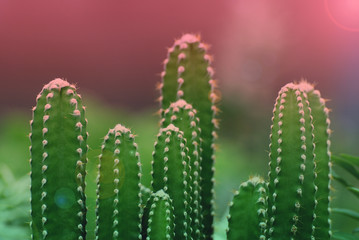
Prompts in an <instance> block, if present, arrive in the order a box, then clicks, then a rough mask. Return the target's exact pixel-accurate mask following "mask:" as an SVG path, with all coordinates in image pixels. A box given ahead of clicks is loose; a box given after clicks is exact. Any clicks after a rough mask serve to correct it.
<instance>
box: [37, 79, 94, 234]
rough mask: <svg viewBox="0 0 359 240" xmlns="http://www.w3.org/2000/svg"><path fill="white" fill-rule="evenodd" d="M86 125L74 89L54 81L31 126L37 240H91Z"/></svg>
mask: <svg viewBox="0 0 359 240" xmlns="http://www.w3.org/2000/svg"><path fill="white" fill-rule="evenodd" d="M86 125H87V120H86V119H85V108H84V107H83V106H82V101H81V97H80V95H79V94H77V93H76V88H75V86H74V85H70V84H69V83H68V82H67V81H64V80H62V79H59V78H58V79H55V80H53V81H51V82H50V83H49V84H47V85H45V86H44V88H43V89H42V91H41V93H40V94H39V95H38V97H37V104H36V107H34V108H33V119H32V121H31V133H30V140H31V147H30V152H31V209H32V210H31V216H32V227H31V228H32V239H34V240H38V239H51V240H57V239H58V240H60V239H68V240H72V239H73V240H75V239H76V240H83V239H85V238H86V231H85V225H86V207H85V200H86V197H85V193H84V191H85V175H86V171H85V166H86V162H87V159H86V153H87V148H88V147H87V145H86V140H87V132H86Z"/></svg>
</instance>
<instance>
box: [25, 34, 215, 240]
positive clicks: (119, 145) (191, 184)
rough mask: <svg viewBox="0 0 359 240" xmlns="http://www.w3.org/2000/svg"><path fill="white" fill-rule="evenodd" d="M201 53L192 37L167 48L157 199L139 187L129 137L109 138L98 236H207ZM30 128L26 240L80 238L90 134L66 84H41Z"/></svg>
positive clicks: (208, 129)
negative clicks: (29, 239) (29, 232)
mask: <svg viewBox="0 0 359 240" xmlns="http://www.w3.org/2000/svg"><path fill="white" fill-rule="evenodd" d="M206 49H207V47H206V45H204V44H203V43H201V42H200V40H199V38H198V37H196V36H194V35H189V34H187V35H184V36H183V37H182V38H181V39H180V40H177V41H176V42H175V44H174V46H173V47H172V48H170V49H169V57H168V59H167V60H166V61H165V62H166V64H165V65H166V66H165V71H164V72H163V73H162V78H163V81H162V83H161V84H160V85H161V87H160V89H161V92H162V96H161V98H160V99H161V110H160V112H161V121H160V123H161V129H160V131H159V134H158V140H157V141H156V142H155V146H154V152H153V163H152V168H153V169H152V177H153V180H152V186H151V187H152V190H153V192H155V193H151V190H148V189H147V188H145V187H144V186H142V185H141V174H142V173H141V163H140V159H139V153H138V152H137V144H136V143H135V142H134V135H133V134H132V133H131V131H130V130H129V129H127V128H126V127H124V126H122V125H120V124H118V125H116V126H115V128H113V129H111V130H110V131H109V132H108V134H107V135H106V136H105V138H104V143H103V145H102V153H101V154H100V157H99V170H98V179H97V200H96V206H97V207H96V216H97V217H96V229H95V234H96V239H99V240H101V239H106V240H108V239H210V238H211V235H212V233H213V227H212V224H213V213H212V212H213V207H212V206H213V169H214V168H213V161H214V150H213V149H214V144H213V140H214V137H215V136H216V134H215V131H214V129H215V127H216V126H217V121H216V120H215V119H214V116H215V114H216V112H217V108H216V107H215V102H216V99H217V96H216V95H215V93H214V90H215V81H214V80H213V79H212V76H213V70H212V68H211V67H210V66H209V64H210V61H211V57H210V56H209V55H207V53H206ZM187 102H188V103H187ZM200 119H201V120H200ZM31 129H32V130H31V131H32V132H31V135H30V139H31V143H32V146H31V156H32V161H31V169H32V173H31V180H32V182H31V194H32V200H31V204H32V232H33V236H32V238H33V239H69V240H70V239H78V240H80V239H85V238H86V231H85V224H86V205H85V203H86V199H85V194H84V190H85V181H84V178H85V175H86V171H85V166H86V152H87V145H86V139H87V133H86V119H85V118H84V107H83V106H82V103H81V98H80V97H79V95H78V94H77V93H76V89H75V86H73V85H70V84H69V83H68V82H67V81H65V80H62V79H55V80H53V81H52V82H50V83H49V84H48V85H46V86H45V87H44V88H43V90H42V92H41V93H40V95H39V97H38V98H37V106H36V107H35V108H34V116H33V120H32V121H31ZM124 216H125V217H124ZM158 231H162V232H158Z"/></svg>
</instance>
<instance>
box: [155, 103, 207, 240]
mask: <svg viewBox="0 0 359 240" xmlns="http://www.w3.org/2000/svg"><path fill="white" fill-rule="evenodd" d="M196 114H197V111H196V110H195V109H193V107H192V105H190V104H188V103H187V102H186V101H185V100H182V99H181V100H178V101H177V102H175V103H172V104H171V105H170V107H169V108H168V109H166V110H165V111H164V114H163V115H164V118H163V119H162V121H161V122H162V127H166V126H168V125H169V124H173V125H175V126H177V127H178V128H179V129H181V130H182V131H183V134H184V138H185V139H187V145H186V146H187V147H188V154H189V157H190V164H189V166H190V172H189V180H188V181H189V182H188V184H189V186H190V189H189V192H188V194H189V198H190V202H189V207H190V212H188V214H189V216H190V218H191V219H190V221H191V224H190V225H191V228H192V238H193V239H201V238H202V237H203V236H202V220H203V219H202V208H201V205H200V202H201V196H200V193H201V186H200V182H201V179H200V172H201V170H200V162H201V157H200V154H201V152H202V149H201V143H202V140H201V138H200V133H201V130H200V128H199V119H198V118H197V117H196Z"/></svg>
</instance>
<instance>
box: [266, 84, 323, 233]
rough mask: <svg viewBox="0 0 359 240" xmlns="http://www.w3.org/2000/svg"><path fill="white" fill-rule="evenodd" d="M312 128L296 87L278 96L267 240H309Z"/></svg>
mask: <svg viewBox="0 0 359 240" xmlns="http://www.w3.org/2000/svg"><path fill="white" fill-rule="evenodd" d="M313 128H314V127H313V124H312V116H311V112H310V108H309V102H308V100H307V97H306V94H305V93H304V92H303V90H302V89H301V88H300V87H299V86H298V85H297V84H293V83H290V84H287V85H285V86H284V87H283V88H282V89H281V90H280V92H279V96H278V98H277V101H276V105H275V107H274V116H273V125H272V132H271V135H270V138H271V144H270V158H271V161H270V172H269V177H270V182H269V201H268V204H269V207H268V215H269V223H270V227H269V231H268V233H269V239H272V240H275V239H300V240H306V239H312V238H313V230H314V226H313V220H314V217H315V214H314V209H315V205H316V199H315V192H316V189H317V187H316V186H315V184H314V179H315V176H316V173H315V171H314V168H315V164H314V153H313V149H314V143H313Z"/></svg>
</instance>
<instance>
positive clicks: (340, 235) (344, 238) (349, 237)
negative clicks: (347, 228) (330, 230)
mask: <svg viewBox="0 0 359 240" xmlns="http://www.w3.org/2000/svg"><path fill="white" fill-rule="evenodd" d="M333 239H334V240H359V238H358V237H357V236H354V235H353V234H350V233H344V232H335V233H334V234H333Z"/></svg>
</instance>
